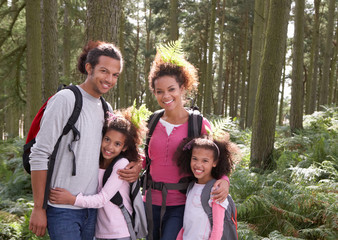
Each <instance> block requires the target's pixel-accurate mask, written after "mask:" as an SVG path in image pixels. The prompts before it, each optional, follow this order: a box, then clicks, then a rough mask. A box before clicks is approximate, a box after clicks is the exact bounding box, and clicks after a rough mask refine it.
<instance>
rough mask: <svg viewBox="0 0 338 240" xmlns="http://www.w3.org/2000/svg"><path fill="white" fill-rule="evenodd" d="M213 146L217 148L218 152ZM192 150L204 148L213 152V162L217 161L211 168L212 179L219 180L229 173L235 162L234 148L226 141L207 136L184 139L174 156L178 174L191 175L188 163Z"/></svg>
mask: <svg viewBox="0 0 338 240" xmlns="http://www.w3.org/2000/svg"><path fill="white" fill-rule="evenodd" d="M215 145H216V146H217V147H218V150H217V148H216V146H215ZM194 148H204V149H208V150H211V151H213V155H214V161H218V162H217V165H216V167H213V168H212V170H211V175H212V177H213V178H215V179H220V178H221V177H222V176H224V175H229V174H230V173H231V170H232V169H233V167H234V162H235V160H234V154H233V153H234V152H233V150H234V151H235V152H236V151H237V149H236V147H234V144H233V143H231V142H230V141H228V140H227V139H222V140H219V139H213V138H212V137H210V136H208V135H203V136H201V137H198V138H185V139H184V140H183V141H182V142H181V143H180V145H179V146H178V148H177V150H176V152H175V155H174V156H175V157H174V159H175V161H176V165H177V166H178V167H179V169H180V173H188V174H191V175H193V172H192V170H191V167H190V162H191V156H192V151H193V149H194ZM218 155H219V156H218Z"/></svg>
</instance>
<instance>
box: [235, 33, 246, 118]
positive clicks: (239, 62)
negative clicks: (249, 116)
mask: <svg viewBox="0 0 338 240" xmlns="http://www.w3.org/2000/svg"><path fill="white" fill-rule="evenodd" d="M243 42H244V39H243V38H242V39H240V40H239V42H238V57H237V64H236V66H237V69H236V70H237V76H236V88H235V99H234V116H233V117H234V118H235V117H237V116H238V103H239V96H240V95H239V93H240V83H241V70H242V56H243V51H242V49H243Z"/></svg>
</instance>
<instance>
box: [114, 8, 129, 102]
mask: <svg viewBox="0 0 338 240" xmlns="http://www.w3.org/2000/svg"><path fill="white" fill-rule="evenodd" d="M125 20H126V17H125V15H124V10H122V11H121V15H120V30H119V45H120V46H119V47H120V51H121V54H122V56H125V51H124V31H125V30H124V28H125ZM125 79H126V70H125V69H124V70H123V71H122V72H121V74H120V75H119V79H118V81H117V87H118V93H119V94H118V96H119V98H118V99H119V101H116V108H126V107H127V98H126V90H125V89H126V86H125V85H126V84H125V82H126V81H125Z"/></svg>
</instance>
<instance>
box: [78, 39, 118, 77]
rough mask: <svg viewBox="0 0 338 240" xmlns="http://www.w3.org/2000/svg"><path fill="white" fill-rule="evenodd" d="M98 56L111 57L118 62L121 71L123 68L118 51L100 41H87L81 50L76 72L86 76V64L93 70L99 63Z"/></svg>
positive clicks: (111, 45)
mask: <svg viewBox="0 0 338 240" xmlns="http://www.w3.org/2000/svg"><path fill="white" fill-rule="evenodd" d="M100 56H106V57H111V58H113V59H115V60H118V61H120V65H121V69H120V72H121V71H122V68H123V58H122V54H121V52H120V50H119V49H118V48H117V47H116V46H115V45H114V44H112V43H107V42H101V41H89V42H88V43H87V45H86V46H84V48H83V49H82V53H81V54H80V56H79V59H78V63H77V68H78V70H79V71H80V72H81V73H83V74H86V75H88V73H87V71H86V67H85V66H86V63H89V64H90V65H91V66H92V68H95V66H96V64H98V62H99V57H100Z"/></svg>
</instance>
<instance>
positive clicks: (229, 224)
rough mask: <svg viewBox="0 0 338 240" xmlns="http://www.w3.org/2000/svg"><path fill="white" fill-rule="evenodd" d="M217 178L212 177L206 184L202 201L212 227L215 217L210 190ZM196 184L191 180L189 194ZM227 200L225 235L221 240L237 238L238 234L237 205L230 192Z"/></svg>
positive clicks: (234, 239)
mask: <svg viewBox="0 0 338 240" xmlns="http://www.w3.org/2000/svg"><path fill="white" fill-rule="evenodd" d="M215 182H216V180H215V179H212V180H210V181H209V182H207V184H205V186H204V188H203V190H202V194H201V203H202V207H203V210H204V212H205V214H207V216H208V219H209V222H210V228H211V229H212V226H213V219H212V208H211V207H210V205H209V199H210V192H211V189H212V187H213V186H214V184H215ZM193 186H194V182H191V183H190V184H189V187H188V189H187V194H188V193H189V191H190V189H191V188H192V187H193ZM227 200H228V202H229V205H228V207H227V209H226V210H225V215H224V224H223V235H222V238H221V240H237V239H238V234H237V209H236V206H235V202H234V201H233V199H232V197H231V196H230V194H229V195H228V197H227Z"/></svg>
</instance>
